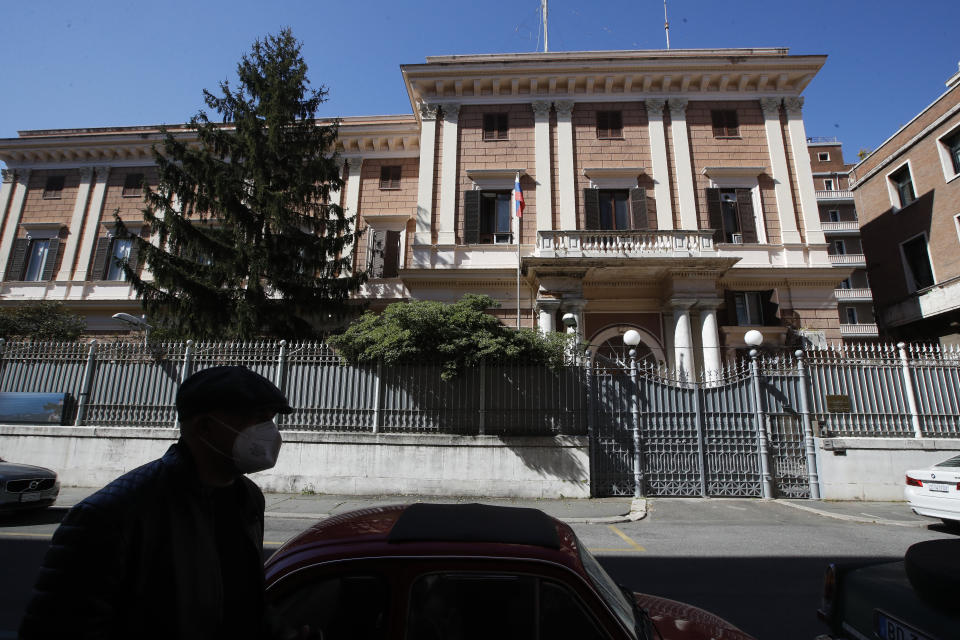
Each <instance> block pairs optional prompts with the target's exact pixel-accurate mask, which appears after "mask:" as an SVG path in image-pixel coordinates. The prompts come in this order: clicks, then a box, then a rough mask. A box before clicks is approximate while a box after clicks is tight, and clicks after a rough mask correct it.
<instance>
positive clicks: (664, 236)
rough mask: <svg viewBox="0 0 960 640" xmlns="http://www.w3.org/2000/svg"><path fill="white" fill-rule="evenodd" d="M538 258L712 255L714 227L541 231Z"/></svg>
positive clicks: (714, 253)
mask: <svg viewBox="0 0 960 640" xmlns="http://www.w3.org/2000/svg"><path fill="white" fill-rule="evenodd" d="M535 255H536V256H537V257H538V258H644V257H660V258H688V257H698V256H704V257H708V256H709V257H713V256H715V255H716V248H715V247H714V244H713V232H712V231H538V232H537V250H536V254H535Z"/></svg>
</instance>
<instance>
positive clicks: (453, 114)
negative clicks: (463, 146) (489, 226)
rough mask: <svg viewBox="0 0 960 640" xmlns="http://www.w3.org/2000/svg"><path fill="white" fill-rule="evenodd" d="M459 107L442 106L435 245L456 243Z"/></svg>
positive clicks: (454, 105)
mask: <svg viewBox="0 0 960 640" xmlns="http://www.w3.org/2000/svg"><path fill="white" fill-rule="evenodd" d="M459 117H460V105H458V104H445V105H443V141H442V142H441V144H442V145H443V158H442V159H441V160H442V163H443V164H442V165H441V166H440V216H439V218H438V221H437V223H438V224H437V244H438V245H448V246H450V245H455V244H456V243H457V140H458V138H459V136H458V135H457V123H458V120H459Z"/></svg>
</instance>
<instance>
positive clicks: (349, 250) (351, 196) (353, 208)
mask: <svg viewBox="0 0 960 640" xmlns="http://www.w3.org/2000/svg"><path fill="white" fill-rule="evenodd" d="M347 165H348V166H349V167H350V176H349V177H348V178H347V182H346V184H345V185H344V188H345V189H346V191H347V199H346V202H345V203H344V206H343V208H344V210H345V212H346V214H347V215H353V216H356V219H357V220H359V216H360V212H359V208H360V170H361V168H363V158H349V159H347ZM354 248H355V247H354V245H353V244H351V245H350V246H348V247H346V248H345V250H344V252H343V256H344V257H345V258H347V260H349V261H350V265H351V266H349V267H347V269H348V273H353V266H352V265H353V251H354Z"/></svg>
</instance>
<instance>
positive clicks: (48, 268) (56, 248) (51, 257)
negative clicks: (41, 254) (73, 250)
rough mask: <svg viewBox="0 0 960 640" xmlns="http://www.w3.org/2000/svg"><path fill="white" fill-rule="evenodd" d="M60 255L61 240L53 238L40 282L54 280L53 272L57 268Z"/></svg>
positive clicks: (48, 248) (48, 246) (48, 247)
mask: <svg viewBox="0 0 960 640" xmlns="http://www.w3.org/2000/svg"><path fill="white" fill-rule="evenodd" d="M59 255H60V240H59V239H58V238H51V239H50V244H49V245H47V259H46V261H45V262H44V263H43V273H41V274H40V280H43V281H50V280H53V270H54V268H55V267H56V266H57V257H58V256H59Z"/></svg>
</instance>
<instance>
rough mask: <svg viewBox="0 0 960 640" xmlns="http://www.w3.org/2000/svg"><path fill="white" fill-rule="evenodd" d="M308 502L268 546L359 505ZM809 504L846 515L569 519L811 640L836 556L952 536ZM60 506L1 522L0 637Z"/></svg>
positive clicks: (284, 520)
mask: <svg viewBox="0 0 960 640" xmlns="http://www.w3.org/2000/svg"><path fill="white" fill-rule="evenodd" d="M268 498H270V496H268ZM309 500H310V498H307V497H305V498H303V499H302V502H301V503H300V504H299V506H298V507H296V508H297V509H299V511H290V509H291V508H293V507H291V506H290V505H291V504H293V503H292V502H290V501H289V500H288V499H281V498H280V497H273V499H272V507H271V510H272V513H273V514H279V515H281V516H282V517H276V515H271V516H269V517H268V520H267V527H266V535H265V541H266V552H267V553H268V554H269V553H272V552H273V551H274V550H275V549H276V548H277V546H279V545H280V544H281V543H283V542H284V541H285V540H287V539H289V538H290V537H291V536H293V535H295V534H296V533H297V532H299V531H301V530H303V529H304V528H305V527H306V526H308V525H309V524H310V520H309V519H308V518H309V513H310V512H311V509H312V510H313V511H315V512H317V513H326V512H329V511H330V510H331V509H332V508H333V509H335V510H336V511H338V512H339V511H340V510H341V509H343V508H346V507H348V506H357V505H356V504H353V503H350V504H345V503H344V502H343V501H336V500H333V499H328V498H327V497H321V496H318V497H316V498H313V500H314V502H312V503H309V502H308V501H309ZM324 500H326V502H324ZM383 501H388V502H397V500H396V499H387V500H383ZM356 502H361V501H356ZM576 503H577V501H573V504H570V505H558V504H552V503H551V504H550V505H545V506H548V507H549V510H555V509H566V510H567V511H569V512H570V513H577V512H583V511H584V510H585V509H588V508H589V509H592V510H594V511H597V512H605V511H610V510H611V509H613V507H612V506H611V505H606V506H603V505H598V504H590V505H587V504H585V503H583V502H582V501H581V502H580V503H579V504H576ZM310 504H312V505H313V506H312V507H310ZM331 505H333V507H331ZM811 505H812V506H813V507H814V508H817V509H818V511H820V512H822V513H833V514H834V515H835V516H840V517H843V518H846V519H838V518H836V517H825V516H824V515H821V514H820V513H814V512H811V511H808V510H804V509H800V508H797V507H796V506H792V505H791V504H785V503H783V502H779V501H761V500H737V499H724V500H717V499H714V500H699V499H654V500H650V501H649V504H648V515H647V517H646V518H644V519H643V520H640V521H637V522H630V523H620V524H615V525H607V524H575V525H573V527H574V529H575V530H576V532H577V534H578V535H579V536H580V537H581V539H582V540H583V541H584V543H585V544H586V545H587V546H588V547H589V548H591V549H592V550H594V551H595V552H596V553H597V555H598V556H600V559H601V562H602V563H603V564H604V565H605V566H606V567H607V569H608V571H610V573H611V574H612V575H613V576H614V577H615V578H616V579H617V580H618V581H620V582H622V583H624V584H626V585H628V586H629V587H631V588H633V589H634V590H636V591H646V592H650V593H655V594H657V595H662V596H666V597H669V598H675V599H677V600H683V601H685V602H690V603H692V604H696V605H698V606H701V607H703V608H706V609H709V610H711V611H714V612H715V613H718V614H720V615H721V616H723V617H725V618H727V619H729V620H730V621H732V622H734V623H735V624H737V625H738V626H740V627H741V628H743V629H744V630H745V631H748V632H750V633H752V634H754V635H755V636H757V637H758V638H761V639H764V638H770V639H777V638H779V639H783V640H792V639H794V638H795V639H797V640H801V639H803V640H810V639H811V638H813V637H815V636H816V635H817V634H818V633H821V632H822V631H824V629H823V627H822V625H821V624H820V623H819V621H818V620H817V619H816V615H815V610H816V607H817V605H818V604H819V598H820V587H821V579H822V575H823V569H824V567H825V566H826V564H827V563H828V562H830V561H833V560H837V559H843V560H849V559H878V560H882V559H898V558H902V556H903V553H904V551H905V550H906V548H907V547H908V546H909V545H910V544H912V543H914V542H918V541H920V540H928V539H934V538H944V537H951V535H952V534H950V533H949V532H947V531H946V530H945V529H943V528H942V527H939V526H938V525H936V524H932V525H931V524H928V523H927V522H926V521H922V520H919V519H917V518H914V517H912V516H910V515H909V514H908V512H907V510H906V507H905V506H903V505H901V504H895V503H885V504H884V503H846V504H844V503H824V504H821V503H801V504H800V506H803V507H808V508H809V507H810V506H811ZM321 507H322V508H325V509H326V510H327V511H321ZM281 509H285V510H283V511H281ZM62 513H63V511H58V510H47V511H45V512H41V513H36V514H31V515H23V516H13V517H11V516H6V517H4V518H3V519H0V566H2V567H3V568H4V571H3V572H2V575H0V639H4V638H13V637H15V636H14V630H15V629H16V627H17V624H18V621H19V617H20V615H21V612H22V610H23V606H24V604H25V603H26V600H27V598H28V597H29V590H30V585H32V583H33V580H34V578H35V576H36V570H37V566H38V565H39V562H40V560H41V558H42V557H43V553H44V552H45V550H46V547H47V545H48V543H49V536H50V534H51V533H52V531H53V530H54V529H55V528H56V524H57V522H58V521H59V518H60V517H61V516H62ZM292 516H297V517H292ZM305 516H306V517H305ZM850 518H855V519H856V520H851V519H850ZM867 520H877V521H879V522H883V523H888V524H875V523H868V522H866V521H867Z"/></svg>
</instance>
